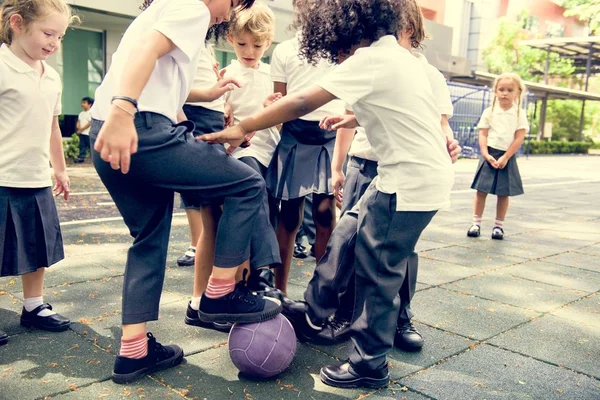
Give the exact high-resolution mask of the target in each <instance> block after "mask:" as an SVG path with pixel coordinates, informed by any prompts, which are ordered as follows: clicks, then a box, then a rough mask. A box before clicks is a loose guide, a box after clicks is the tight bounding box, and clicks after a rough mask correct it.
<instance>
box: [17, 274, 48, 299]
mask: <svg viewBox="0 0 600 400" xmlns="http://www.w3.org/2000/svg"><path fill="white" fill-rule="evenodd" d="M45 271H46V268H39V269H38V270H37V271H35V272H30V273H28V274H25V275H22V276H21V280H22V281H23V298H25V299H29V298H31V297H41V296H42V295H43V293H44V273H45Z"/></svg>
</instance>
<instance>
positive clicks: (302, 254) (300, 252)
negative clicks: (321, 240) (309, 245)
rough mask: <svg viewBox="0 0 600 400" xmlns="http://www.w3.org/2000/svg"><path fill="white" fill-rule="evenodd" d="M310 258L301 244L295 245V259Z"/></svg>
mask: <svg viewBox="0 0 600 400" xmlns="http://www.w3.org/2000/svg"><path fill="white" fill-rule="evenodd" d="M306 257H308V252H307V251H306V247H304V246H302V245H301V244H295V245H294V258H299V259H304V258H306Z"/></svg>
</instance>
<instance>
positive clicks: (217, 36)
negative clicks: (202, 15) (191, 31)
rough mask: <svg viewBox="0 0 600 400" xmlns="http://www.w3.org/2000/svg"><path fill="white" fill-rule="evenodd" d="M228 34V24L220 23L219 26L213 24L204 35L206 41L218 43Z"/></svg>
mask: <svg viewBox="0 0 600 400" xmlns="http://www.w3.org/2000/svg"><path fill="white" fill-rule="evenodd" d="M228 32H229V22H221V23H220V24H214V25H212V26H211V27H210V28H208V32H207V33H206V40H208V41H210V40H214V41H215V43H219V42H220V41H221V40H223V39H225V38H226V37H227V33H228Z"/></svg>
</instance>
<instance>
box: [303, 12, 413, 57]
mask: <svg viewBox="0 0 600 400" xmlns="http://www.w3.org/2000/svg"><path fill="white" fill-rule="evenodd" d="M402 11H403V10H402V1H401V0H302V1H301V4H299V5H298V7H297V8H296V21H295V25H296V26H298V27H299V28H300V32H301V33H300V55H301V56H303V57H304V58H305V59H306V60H307V61H308V62H310V63H311V64H316V63H318V61H319V60H320V59H326V60H329V61H330V62H332V63H335V64H337V63H338V62H339V56H340V55H342V54H350V51H351V49H352V47H354V46H356V45H358V44H360V43H361V42H367V43H368V44H370V43H373V42H375V41H377V40H379V39H380V38H381V37H382V36H385V35H395V36H397V33H398V32H400V31H402V30H403V29H404V24H405V22H404V21H405V20H406V19H405V18H403V16H402Z"/></svg>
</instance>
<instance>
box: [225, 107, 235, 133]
mask: <svg viewBox="0 0 600 400" xmlns="http://www.w3.org/2000/svg"><path fill="white" fill-rule="evenodd" d="M224 118H225V128H230V127H232V126H233V108H232V107H231V104H227V103H225V114H224Z"/></svg>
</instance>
